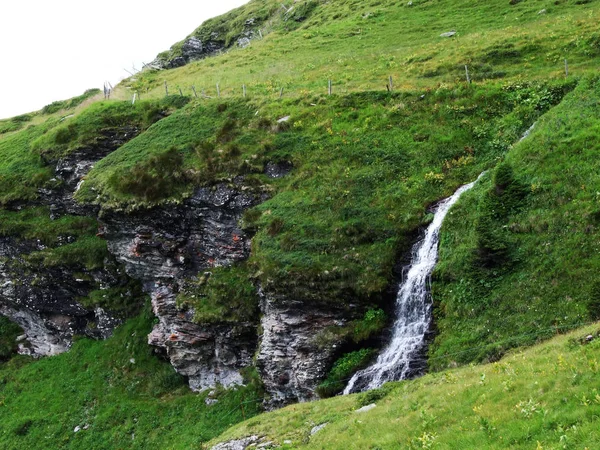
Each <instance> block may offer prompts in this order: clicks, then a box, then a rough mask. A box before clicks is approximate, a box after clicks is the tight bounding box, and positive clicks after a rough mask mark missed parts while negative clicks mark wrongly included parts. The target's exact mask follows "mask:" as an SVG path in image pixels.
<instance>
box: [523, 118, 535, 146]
mask: <svg viewBox="0 0 600 450" xmlns="http://www.w3.org/2000/svg"><path fill="white" fill-rule="evenodd" d="M535 124H536V122H534V123H533V125H531V126H530V127H529V129H528V130H527V131H526V132H525V133H523V136H521V139H519V142H522V141H524V140H525V139H527V138H528V137H529V135H530V134H531V132H532V131H533V129H534V128H535Z"/></svg>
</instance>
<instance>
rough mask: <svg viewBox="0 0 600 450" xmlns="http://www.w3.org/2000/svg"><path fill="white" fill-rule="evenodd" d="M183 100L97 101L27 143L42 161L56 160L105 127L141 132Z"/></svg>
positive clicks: (88, 141) (90, 141)
mask: <svg viewBox="0 0 600 450" xmlns="http://www.w3.org/2000/svg"><path fill="white" fill-rule="evenodd" d="M185 103H186V99H185V98H181V97H166V98H164V99H161V100H160V101H139V102H136V103H135V104H134V105H132V104H131V102H107V101H104V102H97V103H93V104H92V105H90V106H89V107H88V108H86V109H84V110H83V111H82V112H81V113H80V114H77V115H76V116H75V117H73V118H69V119H66V120H65V121H64V123H61V124H60V125H58V126H56V127H55V128H53V129H52V130H51V131H50V132H48V133H45V134H44V135H43V136H40V137H39V138H37V139H36V140H35V141H33V142H32V143H31V149H32V150H33V151H34V152H37V153H39V154H40V155H42V156H43V157H44V159H46V160H50V161H52V160H56V159H58V158H60V157H64V156H66V155H68V154H69V153H71V152H73V151H74V150H77V149H80V148H83V147H87V146H90V145H93V144H95V143H96V142H97V141H98V139H101V138H102V137H103V135H102V132H104V131H106V130H115V129H116V130H118V129H122V128H124V127H131V128H134V129H139V131H142V130H144V129H146V128H148V127H149V126H150V125H152V124H153V123H155V122H157V121H158V120H160V119H162V118H163V117H164V116H166V115H168V114H169V113H170V112H171V111H172V110H173V109H176V108H177V107H181V106H183V105H185Z"/></svg>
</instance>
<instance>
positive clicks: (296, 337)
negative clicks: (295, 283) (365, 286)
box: [256, 293, 345, 408]
mask: <svg viewBox="0 0 600 450" xmlns="http://www.w3.org/2000/svg"><path fill="white" fill-rule="evenodd" d="M261 312H262V314H263V316H262V319H261V327H262V329H263V335H262V339H261V342H260V347H259V351H258V356H257V361H256V364H257V367H258V369H259V371H260V374H261V378H262V381H263V384H264V386H265V390H266V391H267V392H268V393H269V394H270V397H271V398H270V399H269V401H268V404H267V406H268V407H270V408H276V407H281V406H285V405H287V404H289V403H294V402H305V401H309V400H314V399H316V398H317V394H316V392H315V389H316V387H317V385H318V384H319V382H320V381H321V380H322V379H323V378H325V376H326V375H327V370H328V369H329V367H330V366H331V363H332V360H333V358H334V356H335V354H336V348H337V346H338V345H339V344H341V342H339V341H335V339H331V338H326V337H325V335H326V333H327V330H328V329H330V328H331V327H339V326H343V325H344V324H345V320H344V314H343V312H342V311H336V310H335V308H320V307H318V306H317V305H310V307H309V306H308V305H307V304H306V303H304V302H302V301H295V300H290V299H287V298H284V297H275V296H273V295H269V294H265V293H263V294H262V301H261ZM323 340H325V341H326V342H322V341H323Z"/></svg>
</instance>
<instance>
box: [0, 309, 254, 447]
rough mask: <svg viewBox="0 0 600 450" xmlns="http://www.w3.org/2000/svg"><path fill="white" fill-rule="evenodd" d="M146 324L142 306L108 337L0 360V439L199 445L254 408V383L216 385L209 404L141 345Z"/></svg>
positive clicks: (13, 442) (24, 443)
mask: <svg viewBox="0 0 600 450" xmlns="http://www.w3.org/2000/svg"><path fill="white" fill-rule="evenodd" d="M151 325H152V315H151V313H150V311H149V307H148V308H146V310H145V312H144V313H143V314H142V315H141V316H140V317H138V318H136V319H133V320H131V321H129V322H127V323H126V324H125V325H123V326H121V327H120V328H119V329H118V330H117V331H116V333H115V335H114V337H112V338H111V339H109V340H107V341H103V342H97V341H92V340H88V339H81V340H78V341H77V342H75V344H74V346H73V348H72V349H71V350H70V351H69V352H68V353H65V354H62V355H59V356H54V357H51V358H45V359H43V360H39V361H34V360H31V359H29V358H26V357H17V358H14V359H12V360H11V361H10V362H8V363H5V364H0V411H1V413H2V421H1V423H0V446H2V448H5V449H7V450H8V449H23V448H36V449H43V448H47V449H56V448H71V449H78V448H80V449H91V448H93V449H114V448H139V449H147V448H171V449H184V448H186V449H187V448H199V447H200V446H201V445H202V443H203V442H206V441H208V440H210V439H211V438H213V437H215V436H216V435H218V434H219V433H220V432H222V431H223V430H225V429H226V428H228V427H229V426H231V425H233V424H235V423H237V422H239V421H241V420H242V419H243V417H251V416H253V415H255V414H256V413H257V412H258V408H259V402H257V401H256V399H257V398H258V397H259V396H260V392H259V391H257V389H256V388H255V387H246V388H240V389H237V390H230V391H226V392H223V391H220V390H217V393H216V398H217V399H218V400H219V402H218V403H217V404H215V405H213V406H207V405H206V404H205V398H206V397H207V393H204V394H194V393H191V392H190V391H189V389H188V388H187V386H186V385H185V383H184V380H183V378H182V377H181V376H179V375H177V374H176V373H175V371H174V370H173V368H172V367H171V366H170V365H169V364H168V363H167V362H166V361H164V360H162V359H161V358H159V357H157V355H156V354H155V352H154V351H153V349H152V348H150V347H149V346H148V345H147V342H146V340H147V338H146V336H147V334H148V332H149V331H150V328H151ZM75 427H81V428H82V429H81V431H79V432H77V433H75V432H74V429H75Z"/></svg>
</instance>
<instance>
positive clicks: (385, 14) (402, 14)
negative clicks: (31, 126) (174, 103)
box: [123, 0, 600, 101]
mask: <svg viewBox="0 0 600 450" xmlns="http://www.w3.org/2000/svg"><path fill="white" fill-rule="evenodd" d="M308 3H314V2H307V1H303V2H298V3H296V4H295V5H294V8H295V10H300V9H302V8H303V7H305V5H306V4H308ZM316 3H318V6H317V7H316V8H315V9H314V10H313V11H312V12H311V14H310V15H309V16H308V18H307V20H305V21H303V22H301V23H297V22H295V21H294V20H287V21H285V20H284V18H283V16H282V15H281V12H282V11H281V9H279V10H278V11H277V12H275V13H274V15H273V19H272V20H271V21H270V22H269V23H268V24H267V25H265V26H263V27H262V29H263V32H264V35H265V37H264V39H263V40H260V39H255V40H253V41H252V44H251V46H250V47H248V48H245V49H235V50H231V51H230V52H228V53H226V54H224V55H221V56H217V57H214V58H207V59H204V60H202V61H198V62H195V63H192V64H188V65H186V66H184V67H181V68H178V69H174V70H169V71H153V72H144V73H142V74H141V75H136V77H135V81H134V80H131V81H130V82H127V81H126V82H125V84H126V85H129V86H130V87H131V88H132V89H134V90H138V91H139V92H144V95H146V96H148V95H149V96H156V97H159V96H162V95H163V93H164V81H167V82H168V84H169V86H179V87H181V88H182V89H183V90H184V93H186V95H191V86H192V85H195V86H196V89H197V91H198V92H200V90H201V89H205V90H206V92H207V94H208V95H212V96H216V84H217V83H219V85H220V90H221V95H222V96H238V97H239V96H241V93H242V85H243V84H245V85H246V86H247V89H248V93H249V95H251V96H254V97H257V98H264V99H268V100H269V101H275V100H276V99H277V97H278V95H279V92H280V89H281V88H282V87H283V88H285V91H284V92H285V93H284V95H285V96H292V97H300V98H305V97H307V96H309V95H315V94H321V93H323V94H324V93H326V92H327V80H328V79H331V80H332V81H333V89H334V92H336V93H341V94H346V93H349V92H357V91H366V90H381V91H385V89H386V84H387V80H388V77H389V76H390V75H391V76H393V78H394V86H395V87H396V88H397V89H398V90H412V89H415V88H419V89H420V88H435V87H436V86H438V85H439V84H440V83H442V84H446V83H455V82H457V81H464V80H465V72H464V65H465V64H468V65H469V66H470V73H471V76H472V78H473V79H474V80H475V81H476V82H485V81H486V80H493V79H504V80H532V79H546V78H548V77H554V76H559V75H561V74H562V73H564V72H563V71H564V61H563V60H564V58H568V60H569V67H570V71H571V73H572V74H577V73H579V74H582V73H584V72H589V71H593V70H595V68H596V66H597V60H598V57H599V56H600V46H599V44H598V42H599V39H598V36H599V35H598V31H597V26H596V24H597V23H598V20H599V13H600V11H599V10H598V1H597V0H593V1H590V2H586V3H583V2H578V1H576V0H566V1H558V2H555V1H552V0H527V1H523V2H520V3H518V4H516V5H510V4H509V2H508V0H490V1H487V2H477V4H476V5H475V4H473V2H472V1H468V0H427V1H425V0H420V1H419V0H417V1H413V6H411V7H409V6H406V4H407V2H403V3H398V2H396V1H392V0H370V1H363V0H360V1H359V0H337V1H333V2H324V1H319V2H316ZM271 4H272V2H270V1H269V2H259V1H256V2H251V3H249V4H248V5H246V6H244V7H242V8H240V10H241V11H240V14H243V17H244V18H245V17H247V16H248V17H250V16H251V14H250V13H248V14H247V13H245V12H244V11H243V9H248V8H253V7H259V6H260V5H271ZM277 6H278V7H280V6H279V5H277ZM288 6H291V5H288ZM265 7H266V6H265ZM542 9H545V10H546V11H547V13H546V14H538V12H539V11H540V10H542ZM222 22H224V26H225V29H221V28H222V26H223V23H222ZM230 24H231V25H230ZM238 25H239V24H238V22H237V21H231V20H230V21H229V22H225V21H224V19H218V20H214V21H212V22H210V23H208V24H207V26H203V27H201V29H203V30H208V29H210V28H211V26H214V27H216V28H218V29H219V32H220V33H221V36H223V35H226V34H227V33H230V32H231V33H233V34H235V33H236V30H237V29H238V28H239V27H238ZM452 29H454V30H456V31H457V32H458V35H457V36H456V37H454V38H451V39H448V38H441V37H440V34H441V33H443V32H446V31H449V30H452ZM123 95H128V96H130V94H129V90H128V91H127V94H125V92H124V94H123Z"/></svg>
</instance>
